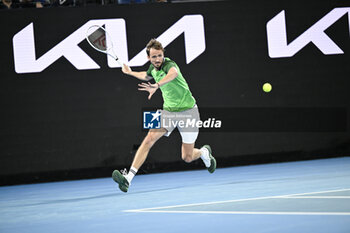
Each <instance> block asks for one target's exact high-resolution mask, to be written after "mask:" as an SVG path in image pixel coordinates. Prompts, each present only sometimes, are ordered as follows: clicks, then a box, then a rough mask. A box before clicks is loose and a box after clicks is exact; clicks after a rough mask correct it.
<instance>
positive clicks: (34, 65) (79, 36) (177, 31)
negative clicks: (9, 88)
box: [13, 15, 205, 73]
mask: <svg viewBox="0 0 350 233" xmlns="http://www.w3.org/2000/svg"><path fill="white" fill-rule="evenodd" d="M92 25H100V26H102V25H105V28H106V31H107V32H108V33H109V34H110V35H111V38H112V40H113V41H112V43H113V45H114V47H113V48H114V50H115V51H114V52H115V53H116V54H117V55H118V57H119V59H120V60H121V61H123V62H128V61H129V60H128V45H127V38H126V26H125V20H124V19H98V20H90V21H88V22H87V23H86V24H84V25H83V26H81V27H80V28H79V29H77V30H76V31H75V32H73V33H72V34H71V35H69V36H68V37H67V38H65V39H64V40H63V41H61V42H60V43H58V44H57V45H56V46H54V47H53V48H52V49H50V50H49V51H48V52H46V53H45V54H44V55H42V56H41V57H39V58H38V59H37V58H36V54H35V43H34V29H33V23H30V24H29V25H28V26H26V27H25V28H23V29H22V30H21V31H19V32H18V33H17V34H16V35H15V36H14V37H13V53H14V61H15V71H16V72H17V73H35V72H41V71H43V70H44V69H46V68H47V67H48V66H50V65H51V64H52V63H54V62H55V61H56V60H58V59H59V58H61V57H62V56H63V57H65V58H66V59H67V60H68V61H69V62H70V63H71V64H72V65H73V66H75V67H76V68H77V69H78V70H86V69H99V68H100V66H99V65H98V64H97V63H96V62H95V61H94V60H92V58H91V57H89V55H87V54H86V53H85V52H84V51H83V50H82V49H81V48H80V47H79V43H81V42H82V41H83V40H84V39H85V37H86V32H87V29H88V28H89V27H90V26H92ZM182 33H184V38H185V51H186V62H187V64H188V63H190V62H191V61H193V60H194V59H195V58H197V57H198V56H199V55H200V54H202V53H203V52H204V51H205V35H204V20H203V16H202V15H186V16H184V17H182V18H181V19H180V20H179V21H177V22H176V23H175V24H174V25H172V26H171V27H170V28H169V29H168V30H166V31H165V32H164V33H163V34H161V35H160V36H159V37H158V38H157V39H158V40H159V41H160V42H161V43H162V44H163V46H164V47H166V46H167V45H169V44H170V43H171V42H172V41H173V40H175V39H176V38H177V37H179V36H180V35H181V34H182ZM107 43H108V42H107ZM107 57H108V65H109V67H120V66H119V64H118V63H117V62H116V61H115V60H113V58H111V57H110V56H107ZM147 62H148V60H147V54H146V49H143V50H142V51H141V52H139V53H138V54H137V55H136V56H135V57H134V58H133V59H131V60H130V61H129V62H128V64H129V65H130V66H143V65H144V64H146V63H147Z"/></svg>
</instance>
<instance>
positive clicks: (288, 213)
mask: <svg viewBox="0 0 350 233" xmlns="http://www.w3.org/2000/svg"><path fill="white" fill-rule="evenodd" d="M128 212H133V211H128ZM137 212H145V213H175V214H251V215H257V214H260V215H327V216H328V215H350V212H281V211H276V212H272V211H211V210H210V211H205V210H204V211H196V210H147V211H137Z"/></svg>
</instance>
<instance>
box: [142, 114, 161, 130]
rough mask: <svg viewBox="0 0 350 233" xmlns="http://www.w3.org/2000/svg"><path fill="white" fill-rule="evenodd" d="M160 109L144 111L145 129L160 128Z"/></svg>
mask: <svg viewBox="0 0 350 233" xmlns="http://www.w3.org/2000/svg"><path fill="white" fill-rule="evenodd" d="M160 117H161V112H160V111H151V112H143V128H144V129H160V127H161V125H160Z"/></svg>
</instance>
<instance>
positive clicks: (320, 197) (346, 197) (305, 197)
mask: <svg viewBox="0 0 350 233" xmlns="http://www.w3.org/2000/svg"><path fill="white" fill-rule="evenodd" d="M279 198H285V199H307V198H309V199H348V198H350V196H301V197H300V196H286V197H279Z"/></svg>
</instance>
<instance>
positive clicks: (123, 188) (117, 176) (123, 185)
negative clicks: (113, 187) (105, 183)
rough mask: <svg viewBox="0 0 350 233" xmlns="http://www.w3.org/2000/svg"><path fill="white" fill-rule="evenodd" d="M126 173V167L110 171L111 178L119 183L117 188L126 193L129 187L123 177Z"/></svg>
mask: <svg viewBox="0 0 350 233" xmlns="http://www.w3.org/2000/svg"><path fill="white" fill-rule="evenodd" d="M126 174H127V171H126V169H124V170H122V171H121V172H120V171H118V170H114V171H113V173H112V178H113V180H114V181H115V182H117V183H118V184H119V189H120V190H121V191H123V192H124V193H126V192H127V191H128V189H129V182H128V180H127V179H126V178H125V175H126Z"/></svg>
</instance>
